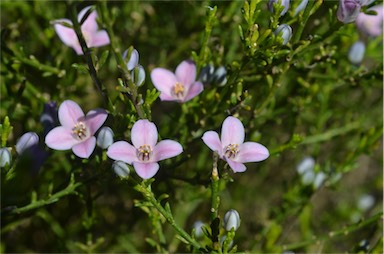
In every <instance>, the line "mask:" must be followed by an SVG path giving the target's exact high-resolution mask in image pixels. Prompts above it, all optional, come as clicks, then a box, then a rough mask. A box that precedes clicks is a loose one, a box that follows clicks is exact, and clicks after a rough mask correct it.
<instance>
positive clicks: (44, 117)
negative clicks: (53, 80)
mask: <svg viewBox="0 0 384 254" xmlns="http://www.w3.org/2000/svg"><path fill="white" fill-rule="evenodd" d="M40 122H41V124H42V125H43V126H44V136H45V135H46V134H47V133H48V132H49V131H50V130H52V129H53V128H54V127H55V126H56V125H57V123H58V118H57V108H56V102H53V101H52V102H49V103H45V104H44V109H43V113H42V114H41V116H40Z"/></svg>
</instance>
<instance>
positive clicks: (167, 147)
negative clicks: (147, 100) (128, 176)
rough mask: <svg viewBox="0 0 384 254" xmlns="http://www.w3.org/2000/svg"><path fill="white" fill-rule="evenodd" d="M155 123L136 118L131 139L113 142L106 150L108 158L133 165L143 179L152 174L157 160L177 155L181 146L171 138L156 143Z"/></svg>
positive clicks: (181, 149) (156, 169)
mask: <svg viewBox="0 0 384 254" xmlns="http://www.w3.org/2000/svg"><path fill="white" fill-rule="evenodd" d="M157 137H158V132H157V128H156V125H155V124H154V123H152V122H150V121H148V120H138V121H137V122H136V123H135V124H134V125H133V127H132V130H131V141H132V144H133V145H131V144H129V143H128V142H126V141H118V142H115V143H113V144H112V145H111V146H110V147H109V148H108V151H107V155H108V157H109V158H111V159H113V160H120V161H123V162H125V163H128V164H130V165H133V167H134V168H135V171H136V173H137V174H138V175H139V176H140V177H141V178H143V179H148V178H151V177H152V176H154V175H155V174H156V173H157V171H158V170H159V164H158V163H157V162H158V161H161V160H165V159H168V158H171V157H174V156H177V155H179V154H180V153H181V152H182V151H183V148H182V147H181V145H180V144H179V143H178V142H176V141H173V140H162V141H160V142H159V143H157Z"/></svg>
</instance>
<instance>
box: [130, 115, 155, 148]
mask: <svg viewBox="0 0 384 254" xmlns="http://www.w3.org/2000/svg"><path fill="white" fill-rule="evenodd" d="M131 140H132V144H133V145H134V146H135V147H136V148H139V147H140V146H142V145H149V146H150V147H152V149H153V148H154V147H155V145H156V142H157V128H156V125H155V124H154V123H151V122H150V121H148V120H146V119H144V120H139V121H137V122H136V123H135V124H134V125H133V127H132V131H131Z"/></svg>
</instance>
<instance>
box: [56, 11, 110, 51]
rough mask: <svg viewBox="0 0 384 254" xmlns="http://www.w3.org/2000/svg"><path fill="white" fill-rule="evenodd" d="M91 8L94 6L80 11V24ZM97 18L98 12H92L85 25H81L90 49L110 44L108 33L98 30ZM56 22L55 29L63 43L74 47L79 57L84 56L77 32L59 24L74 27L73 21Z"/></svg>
mask: <svg viewBox="0 0 384 254" xmlns="http://www.w3.org/2000/svg"><path fill="white" fill-rule="evenodd" d="M91 7H92V6H88V7H86V8H84V9H82V10H81V11H80V13H79V15H78V17H77V20H78V22H80V21H81V19H82V18H83V17H84V15H85V14H86V13H87V11H88V10H89V9H90V8H91ZM96 18H97V12H96V11H92V12H91V13H90V14H89V16H88V17H87V19H86V20H85V21H84V23H83V24H82V25H81V32H82V34H83V37H84V40H85V42H86V44H87V46H88V47H89V48H93V47H101V46H105V45H108V44H109V43H110V41H109V36H108V34H107V32H106V31H104V30H98V25H97V22H96ZM54 22H55V24H54V28H55V30H56V33H57V35H58V36H59V37H60V39H61V41H62V42H63V43H64V44H65V45H67V46H69V47H72V48H73V49H74V50H75V51H76V53H77V54H78V55H83V54H84V52H83V50H82V49H81V46H80V42H79V40H78V38H77V35H76V32H75V30H73V29H72V28H69V27H66V26H64V25H62V24H59V22H65V23H68V24H70V25H72V21H70V20H69V19H58V20H55V21H54Z"/></svg>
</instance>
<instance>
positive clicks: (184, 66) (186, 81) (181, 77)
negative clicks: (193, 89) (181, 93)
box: [175, 60, 196, 89]
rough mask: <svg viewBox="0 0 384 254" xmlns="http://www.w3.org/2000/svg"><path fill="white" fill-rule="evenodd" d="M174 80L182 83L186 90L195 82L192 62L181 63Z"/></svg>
mask: <svg viewBox="0 0 384 254" xmlns="http://www.w3.org/2000/svg"><path fill="white" fill-rule="evenodd" d="M175 74H176V78H177V80H178V81H180V82H181V83H183V85H184V86H185V88H186V89H189V87H190V86H191V85H192V84H193V82H195V80H196V65H195V63H194V62H193V61H190V60H186V61H182V62H181V63H180V64H179V65H178V66H177V68H176V72H175Z"/></svg>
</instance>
